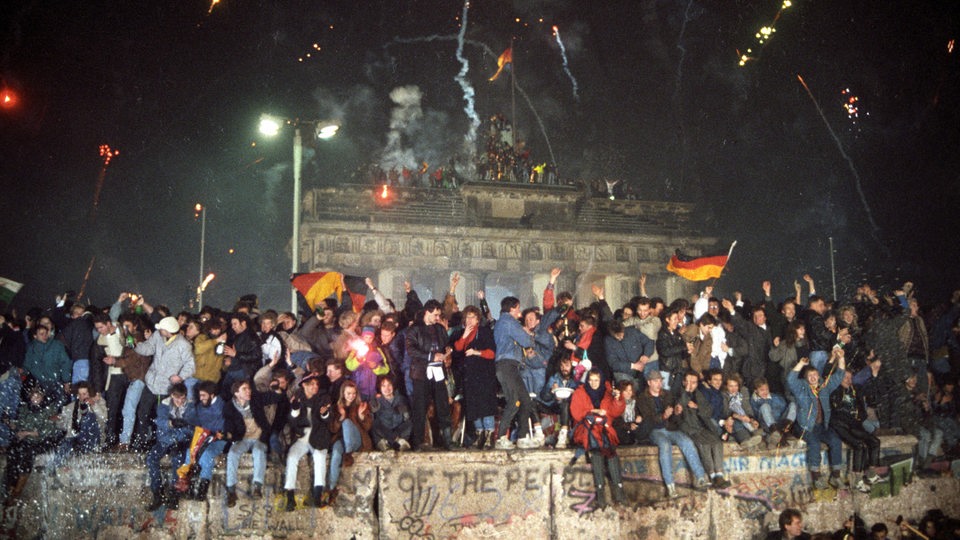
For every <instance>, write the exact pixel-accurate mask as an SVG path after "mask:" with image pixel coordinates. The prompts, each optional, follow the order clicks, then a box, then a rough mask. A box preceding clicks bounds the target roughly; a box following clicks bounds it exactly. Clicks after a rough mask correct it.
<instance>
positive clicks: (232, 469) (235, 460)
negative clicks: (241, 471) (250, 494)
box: [227, 439, 267, 488]
mask: <svg viewBox="0 0 960 540" xmlns="http://www.w3.org/2000/svg"><path fill="white" fill-rule="evenodd" d="M250 451H252V452H253V481H254V482H256V483H258V484H260V485H263V479H264V477H265V476H266V475H267V445H265V444H263V443H262V442H260V441H259V440H257V439H243V440H242V441H237V442H235V443H233V446H231V447H230V451H229V452H227V488H232V487H235V486H236V485H237V469H238V468H239V467H240V456H242V455H243V454H246V453H247V452H250Z"/></svg>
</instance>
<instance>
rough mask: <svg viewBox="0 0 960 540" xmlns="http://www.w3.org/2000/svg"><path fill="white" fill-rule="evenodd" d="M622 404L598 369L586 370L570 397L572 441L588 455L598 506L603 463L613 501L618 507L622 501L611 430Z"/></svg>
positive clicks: (615, 440)
mask: <svg viewBox="0 0 960 540" xmlns="http://www.w3.org/2000/svg"><path fill="white" fill-rule="evenodd" d="M625 405H626V403H625V402H624V400H623V397H622V396H621V395H620V391H619V390H616V389H613V388H611V386H610V383H609V382H607V381H604V380H603V375H602V373H601V372H600V371H599V370H590V371H589V372H588V373H587V382H586V384H584V385H582V386H580V387H579V388H577V390H576V391H575V392H574V393H573V396H572V397H571V398H570V416H571V417H572V418H573V422H574V425H575V427H574V430H573V442H574V443H575V444H577V445H578V446H582V447H583V448H584V449H585V450H587V451H589V453H590V465H591V466H592V468H593V481H594V484H595V485H596V489H597V505H598V506H600V507H603V506H605V505H606V503H605V499H604V494H603V487H604V479H605V477H606V475H605V474H604V470H603V465H604V461H606V464H607V466H608V467H609V469H610V480H611V482H612V490H613V499H614V501H615V502H616V503H618V504H620V503H623V502H625V498H624V495H623V481H622V480H621V477H620V458H619V457H618V456H617V445H618V444H620V440H619V439H618V438H617V431H616V429H614V427H613V420H614V419H615V418H617V417H618V416H620V415H622V414H623V411H624V408H625ZM578 452H579V449H578Z"/></svg>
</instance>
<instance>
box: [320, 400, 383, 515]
mask: <svg viewBox="0 0 960 540" xmlns="http://www.w3.org/2000/svg"><path fill="white" fill-rule="evenodd" d="M371 427H373V412H372V411H371V410H370V405H369V404H368V403H367V402H366V401H363V400H361V399H360V393H359V391H358V390H357V384H356V383H354V382H353V381H344V382H343V385H341V386H340V399H339V400H337V404H336V409H335V411H334V413H333V418H332V419H331V421H330V432H331V433H333V445H332V446H331V450H330V478H329V482H328V484H329V487H330V494H329V498H330V502H331V503H333V501H334V500H335V499H336V496H337V491H336V489H337V480H339V479H340V468H341V465H343V466H345V467H349V466H351V465H353V456H352V455H351V454H352V453H353V452H357V451H359V450H363V451H365V452H369V451H371V450H373V441H372V440H371V439H370V428H371Z"/></svg>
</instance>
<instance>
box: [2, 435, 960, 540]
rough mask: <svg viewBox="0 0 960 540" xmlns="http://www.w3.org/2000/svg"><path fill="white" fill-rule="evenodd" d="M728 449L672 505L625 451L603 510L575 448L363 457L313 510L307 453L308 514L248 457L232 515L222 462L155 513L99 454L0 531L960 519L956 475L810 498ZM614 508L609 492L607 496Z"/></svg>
mask: <svg viewBox="0 0 960 540" xmlns="http://www.w3.org/2000/svg"><path fill="white" fill-rule="evenodd" d="M883 444H884V451H885V453H887V454H900V453H910V452H911V451H912V448H913V445H914V444H915V440H914V439H913V438H911V437H886V438H884V439H883ZM734 447H735V445H732V444H729V445H727V447H726V449H725V451H726V452H727V453H726V456H727V457H726V461H725V469H726V470H727V473H728V477H729V478H730V479H731V480H732V481H733V486H732V487H731V488H730V489H727V490H721V491H711V492H709V493H697V492H694V491H693V490H692V488H691V485H690V477H689V474H688V472H687V467H686V464H685V463H684V461H683V459H682V457H681V456H680V454H679V453H675V454H674V456H673V468H674V471H675V478H676V482H677V485H678V488H679V490H680V493H681V497H680V498H679V499H674V500H667V499H666V498H665V495H664V489H663V481H662V479H661V478H660V470H659V464H658V460H657V453H656V449H655V448H652V447H633V448H622V449H620V452H619V455H620V459H621V462H622V469H623V478H624V488H625V491H626V494H627V498H628V501H629V504H628V505H626V506H625V507H617V508H609V507H608V508H607V509H600V508H598V507H597V499H596V492H595V489H594V483H593V477H592V473H591V470H590V467H589V465H588V464H587V463H586V460H585V459H584V458H581V459H579V460H578V461H577V462H576V463H574V464H572V465H571V464H570V458H571V456H572V453H571V452H570V451H552V450H535V451H526V452H524V451H514V452H509V453H508V452H483V453H481V452H476V451H463V452H447V453H416V454H402V455H395V454H394V453H392V452H387V453H380V452H372V453H366V454H363V453H362V454H358V455H357V459H356V463H355V464H354V465H353V466H352V467H350V468H347V469H344V471H343V474H342V476H341V481H340V486H339V488H340V492H339V496H338V498H337V500H336V503H335V504H334V505H333V506H332V507H329V508H325V509H317V508H313V507H308V506H306V505H304V502H305V501H304V499H305V496H306V493H307V488H308V487H309V485H310V483H311V478H312V472H311V470H310V464H309V460H308V459H307V458H304V460H303V461H302V462H301V468H300V472H299V478H298V487H299V489H298V491H297V500H298V507H297V509H296V510H295V511H293V512H286V511H284V506H285V504H286V499H285V496H284V493H283V490H282V483H283V478H282V471H281V469H280V468H279V467H270V468H269V469H268V474H267V479H266V484H265V486H264V487H265V489H264V491H265V492H264V497H263V498H262V499H259V500H254V499H252V498H250V496H249V495H250V494H249V491H248V490H249V475H250V464H249V462H246V463H242V465H241V472H240V484H239V485H238V494H239V502H238V504H237V505H236V506H235V507H234V508H227V507H226V501H225V490H224V483H223V472H222V469H223V467H222V465H220V466H218V468H217V471H216V474H215V475H214V480H213V482H212V484H211V489H210V493H209V497H208V499H207V500H206V501H182V502H181V505H180V508H179V510H177V511H172V510H168V511H164V510H160V511H158V512H156V513H148V512H146V511H145V510H144V509H143V508H144V506H145V504H146V503H147V502H148V497H147V494H146V490H145V488H144V483H145V480H146V478H145V477H146V473H145V470H144V467H143V464H142V461H141V460H140V458H138V457H136V456H129V455H121V456H86V457H81V458H78V459H75V460H72V461H70V462H68V466H67V468H66V469H63V470H61V471H60V472H59V474H58V475H57V479H56V480H54V479H53V478H52V476H51V475H49V474H48V473H46V472H44V471H43V470H42V469H38V470H37V471H36V472H35V473H34V474H33V475H32V476H31V480H30V482H29V484H28V487H27V491H26V494H25V496H24V497H23V504H21V505H19V506H13V507H10V508H8V509H7V510H6V511H5V513H4V515H3V522H2V529H0V535H3V536H6V537H17V538H32V537H35V536H36V535H37V534H38V533H42V534H43V535H44V537H45V538H70V539H73V538H124V539H126V538H131V537H134V536H138V537H144V538H188V537H190V538H220V537H224V536H236V537H247V538H263V537H267V538H271V537H286V538H350V537H355V538H358V539H364V538H389V539H393V538H433V539H437V538H474V537H490V536H491V535H496V536H499V537H517V538H560V539H565V538H571V539H573V538H576V539H578V540H580V539H582V538H614V537H617V538H623V537H631V538H644V539H645V538H649V539H655V538H672V539H676V538H751V537H753V535H756V534H759V533H761V532H762V531H764V530H765V527H766V526H768V525H770V524H772V523H775V521H776V518H777V515H778V514H779V512H780V511H781V510H783V509H784V508H787V507H795V508H801V509H802V510H803V511H804V513H805V515H806V519H805V521H806V522H807V523H809V524H810V529H811V530H827V529H836V528H837V527H838V526H839V522H838V521H837V520H838V519H839V518H838V516H841V515H849V514H850V513H853V511H854V510H856V511H858V512H859V513H860V514H861V515H863V516H864V519H865V520H866V521H867V522H868V523H872V522H875V521H887V522H888V525H889V526H891V528H892V525H893V523H892V520H893V519H895V518H896V515H898V514H903V515H906V516H918V515H920V514H922V513H923V512H924V511H925V510H927V509H928V508H935V507H939V508H942V509H943V510H944V511H945V512H946V513H947V514H948V515H957V514H960V483H958V482H957V480H956V479H954V478H946V477H945V478H941V479H937V480H923V481H920V480H917V481H914V482H913V484H911V485H909V486H906V487H905V488H903V491H901V493H900V495H898V496H897V497H896V498H889V497H881V498H871V497H870V496H868V495H864V494H860V493H859V492H856V493H852V492H849V491H839V492H837V491H833V490H827V491H815V490H813V489H811V487H810V482H809V475H808V473H807V470H806V460H805V454H804V451H803V450H800V449H786V450H782V451H781V452H779V453H777V452H758V453H752V454H740V453H737V452H736V451H735V450H734ZM607 500H608V501H609V500H610V498H609V494H608V496H607Z"/></svg>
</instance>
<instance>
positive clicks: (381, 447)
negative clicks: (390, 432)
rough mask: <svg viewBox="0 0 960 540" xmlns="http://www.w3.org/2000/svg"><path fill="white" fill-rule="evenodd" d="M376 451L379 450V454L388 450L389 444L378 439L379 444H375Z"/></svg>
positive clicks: (384, 440)
mask: <svg viewBox="0 0 960 540" xmlns="http://www.w3.org/2000/svg"><path fill="white" fill-rule="evenodd" d="M377 450H380V451H381V452H386V451H387V450H390V443H388V442H387V440H386V439H380V442H378V443H377Z"/></svg>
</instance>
